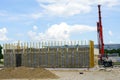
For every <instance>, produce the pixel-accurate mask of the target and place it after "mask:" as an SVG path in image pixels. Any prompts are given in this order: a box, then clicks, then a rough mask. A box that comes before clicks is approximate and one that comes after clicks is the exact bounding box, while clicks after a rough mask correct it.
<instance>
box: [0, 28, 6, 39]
mask: <svg viewBox="0 0 120 80" xmlns="http://www.w3.org/2000/svg"><path fill="white" fill-rule="evenodd" d="M6 33H7V29H6V28H1V29H0V41H6V40H8V38H7V36H6Z"/></svg>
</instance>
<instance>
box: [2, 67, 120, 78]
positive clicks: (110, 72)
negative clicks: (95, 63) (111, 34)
mask: <svg viewBox="0 0 120 80" xmlns="http://www.w3.org/2000/svg"><path fill="white" fill-rule="evenodd" d="M0 69H1V70H0V80H120V68H119V67H113V68H106V69H105V68H98V67H95V68H90V69H87V68H45V69H43V68H37V69H29V68H25V67H20V68H16V69H14V70H13V69H12V70H11V69H3V68H0ZM10 72H11V74H13V75H12V77H13V78H12V77H10V75H11V74H10ZM8 73H9V74H8ZM27 73H28V74H27ZM31 73H32V75H31ZM26 76H27V77H28V78H27V77H26ZM15 77H16V78H15ZM19 77H20V78H19ZM25 77H26V78H25Z"/></svg>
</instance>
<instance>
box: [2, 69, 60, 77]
mask: <svg viewBox="0 0 120 80" xmlns="http://www.w3.org/2000/svg"><path fill="white" fill-rule="evenodd" d="M57 78H58V76H56V75H55V74H53V73H52V72H50V71H49V70H46V69H44V68H27V67H18V68H3V69H1V70H0V79H57Z"/></svg>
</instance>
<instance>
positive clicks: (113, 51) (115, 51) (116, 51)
mask: <svg viewBox="0 0 120 80" xmlns="http://www.w3.org/2000/svg"><path fill="white" fill-rule="evenodd" d="M105 53H106V54H113V53H118V54H119V56H120V48H118V49H110V50H108V49H105Z"/></svg>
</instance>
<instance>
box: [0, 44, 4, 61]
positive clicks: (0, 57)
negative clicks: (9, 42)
mask: <svg viewBox="0 0 120 80" xmlns="http://www.w3.org/2000/svg"><path fill="white" fill-rule="evenodd" d="M1 59H3V54H2V46H1V45H0V61H1Z"/></svg>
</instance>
